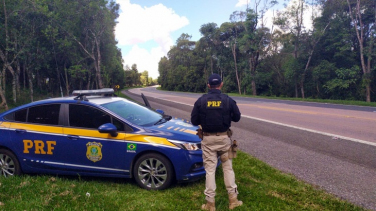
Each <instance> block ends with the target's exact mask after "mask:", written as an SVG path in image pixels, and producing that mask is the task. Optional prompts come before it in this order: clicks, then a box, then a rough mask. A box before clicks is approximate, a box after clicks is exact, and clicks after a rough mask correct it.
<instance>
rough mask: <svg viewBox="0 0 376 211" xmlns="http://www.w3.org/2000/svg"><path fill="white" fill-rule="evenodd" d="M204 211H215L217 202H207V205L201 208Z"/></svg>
mask: <svg viewBox="0 0 376 211" xmlns="http://www.w3.org/2000/svg"><path fill="white" fill-rule="evenodd" d="M201 209H202V210H209V211H215V202H214V201H213V202H210V201H206V204H203V205H202V206H201Z"/></svg>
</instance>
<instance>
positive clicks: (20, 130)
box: [16, 129, 26, 133]
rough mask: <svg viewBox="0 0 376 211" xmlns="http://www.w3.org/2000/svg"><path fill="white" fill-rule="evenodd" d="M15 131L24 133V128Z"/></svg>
mask: <svg viewBox="0 0 376 211" xmlns="http://www.w3.org/2000/svg"><path fill="white" fill-rule="evenodd" d="M16 133H26V130H24V129H16Z"/></svg>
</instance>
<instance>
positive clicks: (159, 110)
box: [155, 109, 164, 115]
mask: <svg viewBox="0 0 376 211" xmlns="http://www.w3.org/2000/svg"><path fill="white" fill-rule="evenodd" d="M155 111H156V112H158V113H160V114H162V115H163V114H164V111H163V110H161V109H155Z"/></svg>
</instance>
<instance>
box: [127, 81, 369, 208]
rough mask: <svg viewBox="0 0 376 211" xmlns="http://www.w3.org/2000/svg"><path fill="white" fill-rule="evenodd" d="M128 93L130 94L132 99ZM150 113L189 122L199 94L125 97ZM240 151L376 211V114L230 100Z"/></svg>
mask: <svg viewBox="0 0 376 211" xmlns="http://www.w3.org/2000/svg"><path fill="white" fill-rule="evenodd" d="M131 92H132V93H131ZM140 93H143V94H144V95H145V96H147V98H148V100H149V102H150V104H151V106H152V107H153V108H158V109H162V110H164V111H165V113H166V114H169V115H172V116H177V117H180V118H184V119H188V120H189V119H190V113H191V111H192V108H193V103H194V102H195V100H196V99H197V98H198V97H199V96H200V94H190V93H176V92H163V91H159V90H156V89H155V88H144V89H134V90H130V92H125V94H126V95H128V96H130V97H132V98H133V99H135V100H137V101H139V102H143V100H142V99H141V98H140V97H139V96H140ZM234 99H235V100H236V101H237V103H238V105H239V108H240V111H241V113H242V118H241V120H240V121H239V122H238V123H233V125H232V129H233V131H234V139H236V140H237V141H238V143H239V145H240V149H241V150H242V151H244V152H247V153H249V154H250V155H252V156H254V157H257V158H258V159H260V160H262V161H264V162H266V163H268V164H269V165H271V166H273V167H275V168H277V169H279V170H281V171H283V172H286V173H291V174H293V175H295V176H296V177H297V178H298V179H301V180H303V181H305V182H308V183H310V184H313V185H316V186H318V187H320V188H322V189H324V190H326V191H327V192H329V193H332V194H334V195H336V196H338V197H340V198H343V199H345V200H347V201H350V202H352V203H354V204H357V205H360V206H362V207H364V208H367V209H371V210H376V134H375V133H376V130H375V128H376V112H375V110H376V109H375V108H370V107H358V106H341V105H332V104H319V103H304V102H294V101H279V100H263V99H254V98H241V97H234Z"/></svg>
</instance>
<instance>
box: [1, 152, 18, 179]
mask: <svg viewBox="0 0 376 211" xmlns="http://www.w3.org/2000/svg"><path fill="white" fill-rule="evenodd" d="M14 171H15V165H14V161H13V159H12V158H11V157H9V156H8V155H5V154H0V175H2V176H4V177H9V176H13V175H14Z"/></svg>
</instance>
